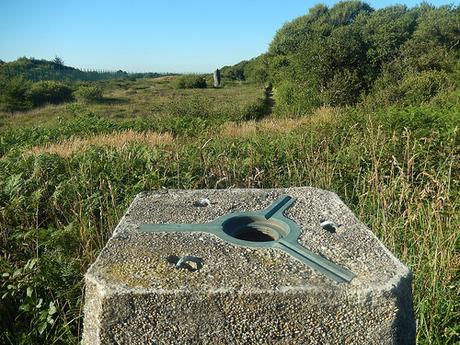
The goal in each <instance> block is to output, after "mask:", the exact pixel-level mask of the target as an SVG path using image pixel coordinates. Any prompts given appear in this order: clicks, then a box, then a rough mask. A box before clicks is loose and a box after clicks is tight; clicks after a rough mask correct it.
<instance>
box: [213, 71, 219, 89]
mask: <svg viewBox="0 0 460 345" xmlns="http://www.w3.org/2000/svg"><path fill="white" fill-rule="evenodd" d="M213 77H214V87H219V86H220V71H219V69H216V70H215V71H214V74H213Z"/></svg>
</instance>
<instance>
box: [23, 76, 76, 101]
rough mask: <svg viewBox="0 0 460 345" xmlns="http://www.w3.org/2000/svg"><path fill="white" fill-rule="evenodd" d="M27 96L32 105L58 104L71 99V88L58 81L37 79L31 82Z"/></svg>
mask: <svg viewBox="0 0 460 345" xmlns="http://www.w3.org/2000/svg"><path fill="white" fill-rule="evenodd" d="M27 97H28V98H29V99H30V101H31V102H32V104H33V105H34V106H40V105H43V104H47V103H51V104H59V103H63V102H68V101H70V100H72V89H71V88H70V87H69V86H67V85H65V84H63V83H60V82H58V81H49V80H46V81H39V82H37V83H34V84H32V86H31V88H30V90H29V91H28V92H27Z"/></svg>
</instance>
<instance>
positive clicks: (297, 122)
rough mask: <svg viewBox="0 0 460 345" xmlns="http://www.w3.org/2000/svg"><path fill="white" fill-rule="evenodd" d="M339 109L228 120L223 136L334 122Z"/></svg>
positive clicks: (283, 130)
mask: <svg viewBox="0 0 460 345" xmlns="http://www.w3.org/2000/svg"><path fill="white" fill-rule="evenodd" d="M338 113H339V111H338V110H337V109H335V108H332V107H321V108H318V109H316V110H315V111H314V112H313V113H312V114H311V115H310V116H304V117H300V118H295V119H274V118H269V119H264V120H261V121H257V122H256V121H247V122H242V123H235V122H227V123H225V124H224V125H223V126H222V127H221V131H220V136H221V137H249V136H252V135H256V134H257V133H265V132H277V133H287V132H290V131H292V130H295V129H297V128H299V127H304V126H309V125H315V124H321V125H323V124H326V123H332V122H334V121H336V120H337V117H338Z"/></svg>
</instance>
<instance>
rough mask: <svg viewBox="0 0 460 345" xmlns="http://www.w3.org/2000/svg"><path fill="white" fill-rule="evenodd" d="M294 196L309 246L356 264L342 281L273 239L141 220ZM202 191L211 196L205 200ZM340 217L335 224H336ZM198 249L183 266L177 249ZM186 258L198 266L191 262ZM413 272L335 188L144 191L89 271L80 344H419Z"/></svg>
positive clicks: (186, 216)
mask: <svg viewBox="0 0 460 345" xmlns="http://www.w3.org/2000/svg"><path fill="white" fill-rule="evenodd" d="M281 195H290V196H292V197H294V198H296V200H295V202H294V203H293V204H292V206H290V207H289V208H288V209H287V210H286V211H285V212H284V215H285V217H287V218H289V219H291V220H292V221H294V222H295V223H296V224H297V225H298V226H299V228H300V229H301V234H300V237H299V238H298V242H299V244H300V245H301V246H303V247H304V248H307V249H308V250H310V251H312V252H313V253H315V254H317V255H319V256H321V257H324V258H326V259H328V260H330V261H331V262H333V263H335V264H337V265H340V266H341V267H343V268H345V269H347V270H349V271H351V272H353V274H354V275H355V276H354V278H353V279H352V280H351V282H349V283H337V282H335V281H334V280H332V279H328V278H327V277H326V276H324V275H323V274H321V273H319V272H317V271H315V270H312V269H311V268H310V267H309V266H308V265H305V264H304V263H302V262H301V261H299V260H296V259H295V258H293V257H292V256H290V255H288V254H287V253H285V252H283V251H281V250H278V249H276V248H253V247H245V246H238V245H236V244H234V243H230V242H227V241H224V240H223V239H221V238H219V237H217V236H214V235H213V234H209V233H206V232H177V233H174V232H155V233H142V232H140V231H139V226H140V225H141V224H148V223H150V224H168V223H192V224H201V223H209V222H212V221H213V220H215V219H217V218H219V217H222V216H224V215H226V214H228V213H233V212H248V211H258V210H263V209H265V208H267V207H269V206H270V205H271V204H272V203H273V202H274V201H275V200H276V199H277V198H279V197H280V196H281ZM201 200H206V201H207V202H206V203H201V202H200V201H201ZM331 224H332V225H333V229H332V230H333V231H330V230H331V229H329V228H328V227H330V226H331ZM187 256H192V257H195V258H199V259H200V260H201V261H202V264H200V265H199V266H196V267H193V269H186V267H179V268H178V267H177V265H175V264H174V261H172V260H171V258H178V259H180V258H184V257H187ZM189 268H190V267H189ZM411 281H412V277H411V273H410V271H409V270H408V269H407V267H405V266H404V265H403V264H402V263H401V262H400V261H398V259H396V258H395V257H394V256H393V255H392V254H391V253H390V252H389V251H388V250H387V249H386V248H385V247H384V246H383V245H382V243H380V242H379V240H378V239H377V238H376V237H375V236H374V235H373V234H372V232H371V231H370V230H369V229H368V228H367V227H366V226H365V225H363V224H362V223H361V222H359V220H358V219H357V218H356V217H355V216H354V215H353V213H352V212H351V211H350V210H349V209H348V208H347V207H346V206H345V205H344V203H343V202H342V201H341V200H340V199H339V197H338V196H337V195H335V194H334V193H331V192H327V191H324V190H320V189H315V188H287V189H229V190H188V191H185V190H161V191H156V192H150V193H142V194H140V195H138V196H137V197H136V199H135V200H134V201H133V203H132V205H131V206H130V208H129V209H128V211H127V212H126V215H125V216H124V217H123V219H122V220H121V222H120V224H119V225H118V226H117V228H116V229H115V231H114V234H113V236H112V238H111V239H110V240H109V242H108V243H107V245H106V247H105V248H104V249H103V251H102V252H101V254H100V255H99V257H98V259H97V260H96V262H95V263H94V264H93V265H92V266H91V267H90V269H89V270H88V272H87V274H86V298H85V310H84V311H85V318H84V331H83V340H82V343H83V344H84V345H89V344H91V345H99V344H211V343H215V344H379V345H381V344H414V343H415V319H414V314H413V308H412V290H411Z"/></svg>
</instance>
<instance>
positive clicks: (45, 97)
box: [0, 77, 72, 111]
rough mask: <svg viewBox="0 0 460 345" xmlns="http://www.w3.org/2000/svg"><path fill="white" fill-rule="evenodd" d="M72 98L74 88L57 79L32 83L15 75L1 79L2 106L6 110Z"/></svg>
mask: <svg viewBox="0 0 460 345" xmlns="http://www.w3.org/2000/svg"><path fill="white" fill-rule="evenodd" d="M70 100H72V88H71V87H69V86H68V85H66V84H63V83H61V82H56V81H40V82H37V83H31V82H28V81H26V80H24V79H23V78H20V77H15V78H11V79H3V80H2V81H0V108H3V110H6V111H21V110H28V109H31V108H32V107H34V106H41V105H44V104H58V103H63V102H68V101H70Z"/></svg>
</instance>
